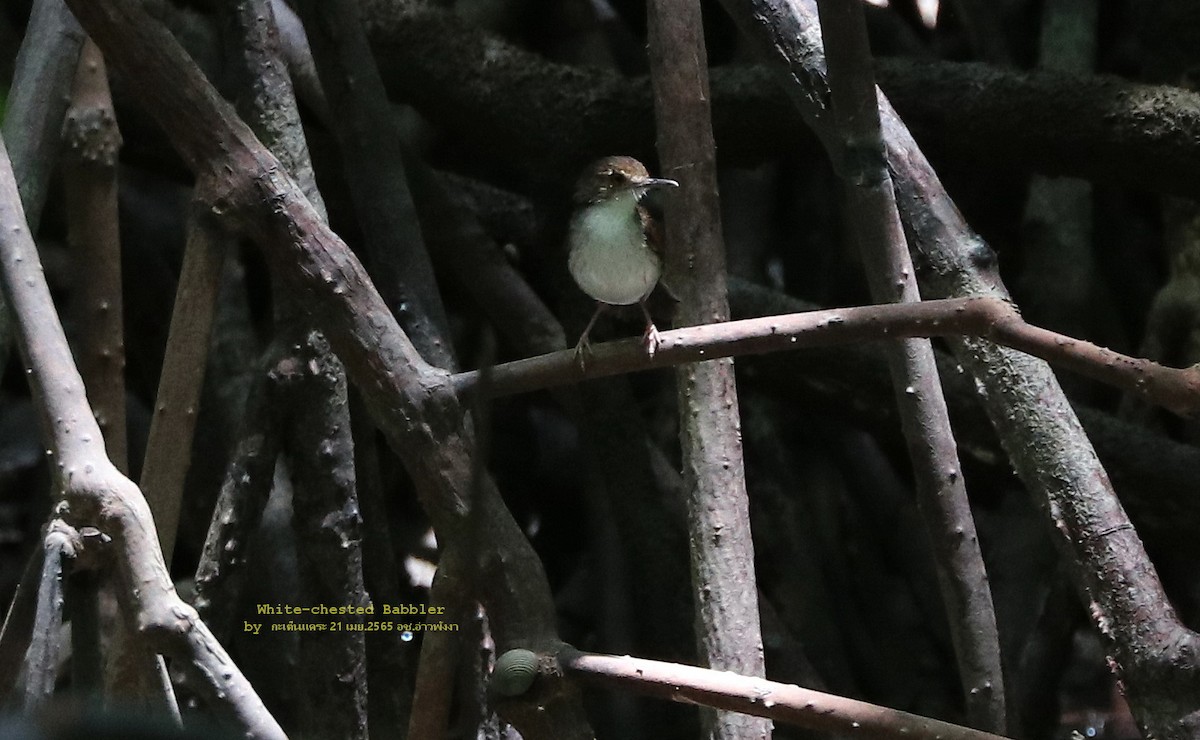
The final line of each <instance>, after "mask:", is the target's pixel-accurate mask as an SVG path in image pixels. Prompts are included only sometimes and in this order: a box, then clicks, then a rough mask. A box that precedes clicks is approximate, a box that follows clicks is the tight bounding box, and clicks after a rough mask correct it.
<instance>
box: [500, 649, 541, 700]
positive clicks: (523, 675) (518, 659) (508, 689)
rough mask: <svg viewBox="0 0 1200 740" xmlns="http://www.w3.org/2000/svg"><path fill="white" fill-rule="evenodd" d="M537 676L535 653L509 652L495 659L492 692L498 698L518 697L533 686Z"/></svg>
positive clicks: (523, 651)
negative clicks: (498, 696) (497, 695)
mask: <svg viewBox="0 0 1200 740" xmlns="http://www.w3.org/2000/svg"><path fill="white" fill-rule="evenodd" d="M537 674H538V657H537V653H535V652H533V651H532V650H525V649H524V648H517V649H515V650H509V651H507V652H505V653H504V654H503V655H501V656H500V657H499V658H497V659H496V669H495V670H493V671H492V682H491V683H492V690H493V691H495V692H496V693H497V694H499V695H500V696H508V697H513V696H520V695H521V694H524V693H525V692H526V691H528V690H529V687H530V686H532V685H533V680H534V679H535V678H537Z"/></svg>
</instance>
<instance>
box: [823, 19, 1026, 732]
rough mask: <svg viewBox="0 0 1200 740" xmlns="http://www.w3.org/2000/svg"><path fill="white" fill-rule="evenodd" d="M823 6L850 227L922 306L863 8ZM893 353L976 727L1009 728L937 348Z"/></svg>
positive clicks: (867, 258)
mask: <svg viewBox="0 0 1200 740" xmlns="http://www.w3.org/2000/svg"><path fill="white" fill-rule="evenodd" d="M818 8H819V10H820V13H821V21H822V33H823V39H824V41H825V42H826V43H825V46H826V48H827V49H829V54H828V56H829V76H830V86H831V88H832V95H833V115H834V121H835V123H836V130H837V136H839V137H840V138H841V147H840V149H838V150H836V151H837V152H838V153H839V154H841V155H842V156H841V157H835V159H834V166H835V169H838V170H840V171H839V174H840V176H841V179H842V183H843V188H842V189H843V193H844V194H845V199H846V205H847V207H848V208H849V209H850V210H851V211H852V212H853V213H854V214H855V215H854V217H852V218H850V219H849V222H850V229H851V232H852V233H853V234H854V237H855V239H856V240H857V241H858V246H859V249H860V250H861V252H862V254H863V263H864V267H865V269H866V273H867V282H868V284H869V285H870V288H871V296H872V297H873V298H874V299H875V300H876V301H896V302H899V303H915V302H919V301H920V300H921V294H920V292H919V290H918V289H917V277H916V274H915V270H914V269H913V263H912V257H911V256H909V253H908V243H907V241H905V237H904V226H903V224H901V223H900V213H899V212H898V211H897V210H896V196H895V193H894V191H893V190H892V178H891V175H889V174H888V169H887V159H886V157H885V155H884V142H883V136H882V132H881V131H880V124H879V108H878V104H877V103H876V97H875V75H874V73H873V72H872V69H871V49H870V45H869V43H868V41H867V27H866V22H865V21H864V18H863V8H862V4H861V3H860V2H859V0H819V1H818ZM885 352H886V354H887V357H888V365H889V366H890V370H891V376H892V386H893V390H894V391H895V395H896V406H897V408H898V409H899V412H900V419H901V422H902V424H903V427H904V437H905V440H906V441H907V443H908V454H909V458H910V459H911V460H912V464H913V472H914V477H915V478H916V489H917V505H918V507H919V509H920V512H921V516H922V518H923V519H924V520H925V529H926V531H927V532H928V533H929V538H930V541H931V542H932V543H933V552H934V555H935V560H936V564H937V573H938V581H939V584H940V586H941V592H942V601H943V602H944V603H945V608H946V612H947V616H948V617H949V622H950V636H951V639H952V640H953V643H954V652H955V657H956V658H957V661H958V671H959V676H960V680H961V681H962V688H963V699H964V703H965V705H966V708H967V718H968V720H969V721H970V723H971V725H972V726H974V727H979V728H983V729H988V730H993V731H996V732H1003V731H1004V728H1005V716H1004V680H1003V673H1002V671H1001V667H1000V636H999V633H998V632H997V629H996V614H995V610H994V609H993V607H992V594H991V590H990V589H989V586H988V579H987V572H986V571H985V570H984V566H983V555H982V554H981V553H980V551H979V540H978V538H977V536H976V533H975V520H974V519H973V518H972V516H971V505H970V503H969V502H968V500H967V491H966V486H965V484H964V482H963V475H962V466H961V464H960V463H959V459H958V447H957V444H956V443H955V441H954V435H953V433H952V432H951V430H950V416H949V411H948V409H947V407H946V397H945V396H944V395H943V393H942V386H941V382H940V380H939V378H938V370H937V362H936V360H935V359H934V355H933V346H932V345H931V344H930V343H929V341H928V340H926V339H905V340H901V341H899V342H894V343H893V342H889V343H888V344H887V345H886V348H885Z"/></svg>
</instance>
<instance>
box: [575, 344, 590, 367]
mask: <svg viewBox="0 0 1200 740" xmlns="http://www.w3.org/2000/svg"><path fill="white" fill-rule="evenodd" d="M590 354H592V343H591V342H589V341H588V338H587V336H586V335H584V336H582V337H580V338H579V341H578V342H577V343H576V344H575V361H576V362H578V363H579V372H581V373H585V372H587V357H588V355H590Z"/></svg>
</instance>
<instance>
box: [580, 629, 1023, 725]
mask: <svg viewBox="0 0 1200 740" xmlns="http://www.w3.org/2000/svg"><path fill="white" fill-rule="evenodd" d="M558 662H559V665H561V666H562V668H563V669H564V671H565V672H566V673H568V674H569V675H572V676H574V677H575V678H578V679H580V680H584V681H588V682H591V683H594V684H597V685H602V686H608V687H619V688H623V689H627V690H629V691H633V692H635V693H639V694H645V695H646V696H653V697H656V698H659V699H669V700H671V701H677V702H683V703H686V704H700V705H703V706H709V707H716V708H718V709H727V710H729V711H733V712H741V713H743V714H752V715H754V716H756V717H768V718H770V719H773V720H776V721H779V722H787V723H789V724H793V725H797V726H799V727H804V728H807V729H810V730H818V731H823V732H831V733H835V734H843V733H844V734H848V735H851V734H852V735H854V736H860V735H861V736H865V737H872V738H881V739H883V738H887V739H891V738H895V739H896V740H918V739H919V738H943V739H945V740H999V738H1000V736H999V735H993V734H991V733H988V732H982V731H980V730H973V729H971V728H968V727H961V726H959V725H953V724H950V723H949V722H942V721H940V720H936V719H929V718H927V717H920V716H917V715H915V714H909V713H907V712H901V711H899V710H896V709H889V708H887V707H881V706H878V705H875V704H868V703H866V702H863V701H857V700H855V699H847V698H845V697H841V696H835V695H833V694H826V693H822V692H820V691H813V690H811V689H804V688H800V687H799V686H795V685H793V684H784V683H776V682H775V681H767V680H765V679H762V678H750V677H747V676H739V675H738V674H736V673H730V672H729V671H713V670H709V669H707V668H697V667H695V666H689V665H680V664H677V663H665V662H662V661H658V660H644V659H642V658H631V657H629V656H627V655H626V656H622V657H617V656H612V655H595V654H592V653H582V652H579V651H577V650H573V649H566V650H563V651H561V652H559V654H558Z"/></svg>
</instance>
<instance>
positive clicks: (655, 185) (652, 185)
mask: <svg viewBox="0 0 1200 740" xmlns="http://www.w3.org/2000/svg"><path fill="white" fill-rule="evenodd" d="M677 187H679V183H677V182H675V181H674V180H668V179H666V178H663V177H647V178H646V179H645V180H642V181H641V182H640V183H638V184H637V187H636V190H634V193H636V194H637V199H638V200H641V199H642V198H645V197H646V196H647V195H649V194H650V191H652V190H660V189H662V188H677Z"/></svg>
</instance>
